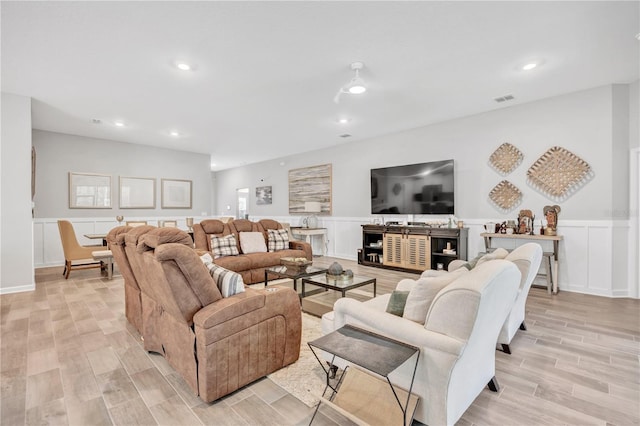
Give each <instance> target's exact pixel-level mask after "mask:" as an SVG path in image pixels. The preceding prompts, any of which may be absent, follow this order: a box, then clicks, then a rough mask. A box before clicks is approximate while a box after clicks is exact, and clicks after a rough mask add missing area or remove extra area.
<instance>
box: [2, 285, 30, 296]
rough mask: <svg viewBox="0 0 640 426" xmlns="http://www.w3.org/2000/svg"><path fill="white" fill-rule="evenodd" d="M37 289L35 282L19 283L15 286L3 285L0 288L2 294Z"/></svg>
mask: <svg viewBox="0 0 640 426" xmlns="http://www.w3.org/2000/svg"><path fill="white" fill-rule="evenodd" d="M35 289H36V285H35V284H28V285H17V286H15V287H6V288H4V287H2V288H0V294H11V293H22V292H24V291H34V290H35Z"/></svg>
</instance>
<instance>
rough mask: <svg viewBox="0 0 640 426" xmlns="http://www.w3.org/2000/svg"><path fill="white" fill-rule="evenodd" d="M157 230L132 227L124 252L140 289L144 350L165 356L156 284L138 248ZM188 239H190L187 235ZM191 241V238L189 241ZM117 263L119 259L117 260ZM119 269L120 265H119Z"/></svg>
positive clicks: (149, 227) (125, 241)
mask: <svg viewBox="0 0 640 426" xmlns="http://www.w3.org/2000/svg"><path fill="white" fill-rule="evenodd" d="M154 229H157V228H156V227H155V226H151V225H142V226H136V227H132V228H131V229H130V230H129V232H127V233H126V234H124V251H125V254H126V256H127V260H128V261H129V265H130V267H131V271H132V272H133V275H134V277H135V278H136V281H137V283H138V287H140V305H141V324H142V326H141V330H140V334H141V335H142V338H143V340H144V348H145V350H147V351H151V352H157V353H159V354H164V350H163V348H162V342H161V340H160V337H159V333H158V330H157V327H158V323H159V320H158V318H159V317H160V314H161V312H162V308H161V307H160V305H159V304H158V302H157V298H156V294H155V289H154V287H155V283H153V281H149V279H148V274H147V272H146V270H145V267H144V265H143V260H142V255H141V254H140V253H138V251H137V247H138V243H139V242H140V240H141V238H142V236H144V235H145V234H147V233H148V232H150V231H153V230H154ZM187 237H189V236H188V235H187ZM190 240H191V239H190V238H189V241H190ZM116 262H118V261H117V259H116ZM118 267H120V264H119V263H118Z"/></svg>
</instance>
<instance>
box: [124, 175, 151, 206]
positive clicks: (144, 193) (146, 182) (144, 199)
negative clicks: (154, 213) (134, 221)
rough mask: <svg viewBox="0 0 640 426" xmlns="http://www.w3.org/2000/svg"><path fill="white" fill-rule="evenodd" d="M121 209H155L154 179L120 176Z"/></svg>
mask: <svg viewBox="0 0 640 426" xmlns="http://www.w3.org/2000/svg"><path fill="white" fill-rule="evenodd" d="M120 208H121V209H155V208H156V179H155V178H142V177H128V176H120Z"/></svg>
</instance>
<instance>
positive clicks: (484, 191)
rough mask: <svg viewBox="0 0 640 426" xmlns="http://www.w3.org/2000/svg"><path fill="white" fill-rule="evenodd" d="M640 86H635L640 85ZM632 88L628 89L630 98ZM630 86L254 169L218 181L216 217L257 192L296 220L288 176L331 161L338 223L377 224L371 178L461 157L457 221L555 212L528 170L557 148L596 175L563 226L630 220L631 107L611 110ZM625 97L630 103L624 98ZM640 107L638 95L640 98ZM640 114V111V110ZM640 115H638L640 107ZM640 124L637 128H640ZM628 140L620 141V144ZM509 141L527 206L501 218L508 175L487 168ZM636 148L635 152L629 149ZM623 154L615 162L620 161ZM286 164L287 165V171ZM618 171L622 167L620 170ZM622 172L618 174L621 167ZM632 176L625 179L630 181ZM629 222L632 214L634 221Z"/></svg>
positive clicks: (567, 207) (259, 209)
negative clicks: (241, 191) (376, 172)
mask: <svg viewBox="0 0 640 426" xmlns="http://www.w3.org/2000/svg"><path fill="white" fill-rule="evenodd" d="M636 87H637V85H636ZM623 89H624V90H623ZM628 90H629V86H628V85H624V86H620V87H617V86H616V87H615V90H614V86H611V85H609V86H603V87H598V88H593V89H590V90H585V91H580V92H576V93H571V94H567V95H563V96H558V97H554V98H549V99H545V100H541V101H537V102H532V103H527V104H522V105H516V106H513V107H506V108H503V109H498V110H495V111H491V112H487V113H484V114H478V115H474V116H470V117H465V118H460V119H456V120H451V121H447V122H444V123H439V124H435V125H431V126H427V127H421V128H417V129H413V130H409V131H405V132H400V133H394V134H391V135H386V136H382V137H378V138H374V139H369V140H365V141H360V142H354V143H344V144H340V145H336V146H335V147H333V148H328V149H323V150H319V151H315V152H310V153H306V154H301V155H295V156H290V157H283V158H280V159H277V160H273V161H267V162H263V163H259V164H252V165H248V166H245V167H240V168H236V169H231V170H225V171H221V172H218V173H217V174H216V182H217V185H216V205H217V206H218V211H216V212H215V213H216V214H228V213H229V212H228V211H226V210H225V206H226V205H230V206H231V213H232V214H233V213H234V211H235V190H236V188H240V187H249V188H250V194H251V200H250V203H249V213H250V214H251V215H256V216H286V215H288V183H287V175H288V170H290V169H294V168H298V167H305V166H313V165H318V164H325V163H331V164H332V165H333V216H343V217H363V216H370V194H369V191H370V189H369V186H370V183H369V170H370V169H371V168H375V167H385V166H393V165H401V164H411V163H417V162H425V161H436V160H444V159H449V158H453V159H454V160H455V177H456V216H458V217H459V218H462V219H465V218H467V219H470V218H476V219H478V218H491V219H500V220H505V219H507V218H510V219H513V218H515V217H514V216H515V215H517V211H518V210H519V209H520V208H527V209H531V210H533V211H534V212H535V214H536V216H537V217H538V218H540V217H541V216H542V208H543V207H544V206H545V205H548V204H555V203H554V202H552V201H551V200H549V199H548V198H547V197H546V196H545V195H543V194H541V193H539V192H538V191H536V190H535V189H533V188H531V187H530V186H529V185H528V184H527V183H526V171H527V169H528V168H529V166H530V165H532V164H533V163H534V162H535V161H536V160H537V159H538V157H540V156H541V155H542V154H543V153H544V152H545V151H546V150H547V149H549V148H551V147H552V146H556V145H557V146H561V147H564V148H566V149H568V150H569V151H571V152H573V153H574V154H576V155H578V156H579V157H581V158H582V159H584V160H585V161H587V162H588V163H589V164H590V166H591V168H592V170H593V171H594V173H595V177H594V178H593V179H592V180H591V181H590V182H588V183H587V184H586V185H585V186H584V187H583V188H582V189H580V190H579V191H578V192H577V193H575V194H573V195H572V196H571V197H570V198H569V199H568V200H566V201H564V202H562V203H560V204H561V206H562V213H561V216H560V220H563V219H574V220H582V219H584V220H586V219H589V220H602V219H622V218H623V217H621V216H624V215H625V211H624V210H616V209H614V207H616V206H617V207H619V206H621V205H626V204H625V203H628V195H625V194H626V193H624V192H622V191H621V192H622V193H621V194H620V196H619V197H617V198H616V203H615V206H614V204H613V198H612V190H613V189H614V187H615V185H614V179H615V183H618V184H619V183H620V182H622V180H624V179H625V177H626V179H627V180H628V161H625V162H623V163H624V164H619V160H620V157H621V156H620V153H619V148H620V144H621V141H622V139H620V138H621V137H622V138H624V135H623V133H624V132H621V133H617V134H616V140H614V136H613V122H614V114H618V115H619V116H617V117H616V120H615V121H616V123H618V125H623V124H624V123H629V113H630V108H629V107H627V108H624V107H620V106H621V105H622V102H620V101H619V100H618V99H617V98H616V101H617V102H616V105H617V106H619V107H617V108H615V110H614V108H613V104H614V96H627V97H626V98H625V99H628V98H629V96H628V94H627V93H628ZM625 94H627V95H625ZM635 99H636V101H637V96H636V97H635ZM636 108H637V107H636ZM636 110H637V109H636ZM636 122H637V120H636ZM621 134H622V136H620V135H621ZM503 142H509V143H511V144H513V145H515V146H516V147H517V148H518V149H520V150H521V151H522V152H523V153H524V161H523V162H522V164H521V165H520V166H519V167H518V168H517V169H516V170H515V171H514V172H512V173H511V174H510V175H508V176H507V177H506V179H508V180H509V181H510V182H512V183H514V184H515V185H516V186H517V187H518V188H520V190H521V191H522V192H523V193H524V197H523V200H522V203H521V204H520V206H518V207H516V208H515V209H514V210H513V211H512V212H510V213H509V214H503V213H501V212H499V211H498V210H497V209H496V208H495V207H493V206H492V204H491V203H490V201H489V199H488V194H489V192H490V191H491V189H492V188H493V187H494V186H495V185H496V184H498V183H499V182H500V181H501V180H502V179H503V177H502V176H500V175H499V174H498V173H496V172H495V171H494V170H493V169H492V168H491V167H490V166H489V165H488V159H489V156H490V155H491V153H492V152H493V151H494V150H495V149H496V148H498V147H499V146H500V145H501V144H502V143H503ZM627 146H628V145H627ZM614 153H615V158H614ZM283 162H284V165H281V163H283ZM614 164H615V167H614ZM618 167H620V168H621V169H620V172H618V171H616V172H615V176H614V172H613V169H615V168H618ZM625 170H626V173H625ZM263 185H272V186H273V204H272V205H263V206H259V205H256V201H255V188H256V186H263ZM627 217H628V216H627Z"/></svg>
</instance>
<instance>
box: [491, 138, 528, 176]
mask: <svg viewBox="0 0 640 426" xmlns="http://www.w3.org/2000/svg"><path fill="white" fill-rule="evenodd" d="M523 158H524V156H523V155H522V152H520V150H519V149H518V148H516V147H515V146H513V145H511V144H510V143H506V142H505V143H503V144H502V145H500V146H499V147H498V149H496V150H495V151H493V154H491V156H490V157H489V164H490V165H491V167H493V169H494V170H495V171H497V172H498V173H500V174H501V175H503V176H505V175H508V174H509V173H511V172H512V171H514V170H515V169H516V167H518V166H519V165H520V163H522V159H523Z"/></svg>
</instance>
